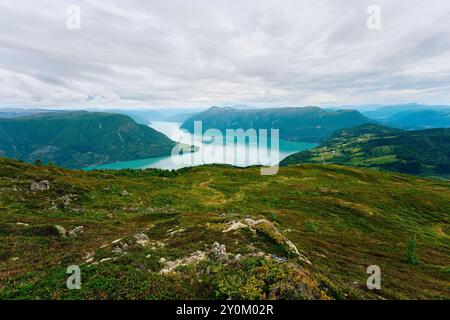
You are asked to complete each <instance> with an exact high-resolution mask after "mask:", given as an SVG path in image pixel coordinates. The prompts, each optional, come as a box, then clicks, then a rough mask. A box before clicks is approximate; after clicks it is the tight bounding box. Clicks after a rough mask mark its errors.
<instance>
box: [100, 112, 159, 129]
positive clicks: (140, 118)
mask: <svg viewBox="0 0 450 320" xmlns="http://www.w3.org/2000/svg"><path fill="white" fill-rule="evenodd" d="M96 111H101V112H108V113H118V114H124V115H127V116H129V117H130V118H132V119H133V120H134V121H136V123H139V124H143V125H149V124H150V122H152V121H161V120H163V119H164V118H165V117H166V115H165V114H164V113H163V112H161V111H158V110H153V109H142V110H139V109H136V110H133V109H106V110H96Z"/></svg>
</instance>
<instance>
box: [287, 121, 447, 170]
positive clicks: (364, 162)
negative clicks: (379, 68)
mask: <svg viewBox="0 0 450 320" xmlns="http://www.w3.org/2000/svg"><path fill="white" fill-rule="evenodd" d="M299 163H335V164H343V165H350V166H358V167H369V168H377V169H380V170H388V171H397V172H401V173H409V174H416V175H425V176H439V177H449V176H450V129H427V130H418V131H403V130H398V129H393V128H388V127H383V126H379V125H372V124H369V125H363V126H359V127H355V128H350V129H344V130H341V131H339V132H337V133H335V134H334V135H333V136H332V137H331V138H330V139H328V140H327V141H326V142H324V143H323V144H322V145H321V146H319V147H317V148H314V149H312V150H308V151H305V152H300V153H296V154H294V155H291V156H289V157H287V158H286V159H284V160H283V161H282V162H281V165H293V164H299Z"/></svg>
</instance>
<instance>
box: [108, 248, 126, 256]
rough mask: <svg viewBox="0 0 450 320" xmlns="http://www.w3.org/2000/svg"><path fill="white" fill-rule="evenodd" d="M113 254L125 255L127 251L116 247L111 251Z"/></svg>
mask: <svg viewBox="0 0 450 320" xmlns="http://www.w3.org/2000/svg"><path fill="white" fill-rule="evenodd" d="M111 252H112V253H115V254H123V253H124V252H125V251H124V250H123V249H122V248H121V247H114V248H113V249H112V250H111Z"/></svg>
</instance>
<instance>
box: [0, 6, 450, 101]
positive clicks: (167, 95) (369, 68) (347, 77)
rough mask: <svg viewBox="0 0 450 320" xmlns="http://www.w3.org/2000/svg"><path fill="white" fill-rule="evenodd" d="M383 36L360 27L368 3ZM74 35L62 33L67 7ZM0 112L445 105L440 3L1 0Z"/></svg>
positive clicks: (447, 13)
mask: <svg viewBox="0 0 450 320" xmlns="http://www.w3.org/2000/svg"><path fill="white" fill-rule="evenodd" d="M373 4H375V5H378V6H379V7H380V9H381V29H380V30H370V29H368V28H367V26H366V21H367V18H368V17H369V15H368V14H367V12H366V10H367V7H368V6H369V5H373ZM70 5H78V6H79V7H80V9H81V29H80V30H69V29H68V28H67V27H66V22H67V13H66V10H67V7H69V6H70ZM0 12H1V16H2V17H1V19H0V30H1V32H0V106H45V107H68V108H71V107H73V108H79V107H171V106H177V107H183V106H190V107H193V106H209V105H213V104H215V105H225V104H236V103H246V104H253V105H260V106H288V105H289V106H294V105H295V106H300V105H341V104H375V103H399V102H409V101H417V102H422V103H433V104H439V103H442V104H445V103H450V2H449V1H448V0H434V1H433V2H426V1H421V0H404V1H392V0H387V1H382V0H379V1H377V0H372V1H364V0H346V1H343V0H342V1H336V0H326V1H314V0H311V1H308V0H283V1H279V0H270V1H266V0H241V1H224V0H207V1H206V0H198V1H192V0H169V1H159V0H142V1H138V0H126V1H125V0H124V1H119V0H116V1H112V0H108V1H107V0H101V1H100V0H96V1H77V0H72V1H66V0H58V1H56V0H48V1H44V0H33V1H28V0H3V1H2V2H1V3H0Z"/></svg>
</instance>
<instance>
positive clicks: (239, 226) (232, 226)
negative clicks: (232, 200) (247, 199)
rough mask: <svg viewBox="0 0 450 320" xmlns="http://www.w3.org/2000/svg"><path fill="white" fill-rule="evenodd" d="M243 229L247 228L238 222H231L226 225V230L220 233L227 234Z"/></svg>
mask: <svg viewBox="0 0 450 320" xmlns="http://www.w3.org/2000/svg"><path fill="white" fill-rule="evenodd" d="M244 228H248V226H247V225H245V224H243V223H242V222H240V221H231V222H230V223H228V228H227V229H225V230H223V231H222V232H224V233H227V232H230V231H234V230H239V229H244Z"/></svg>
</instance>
